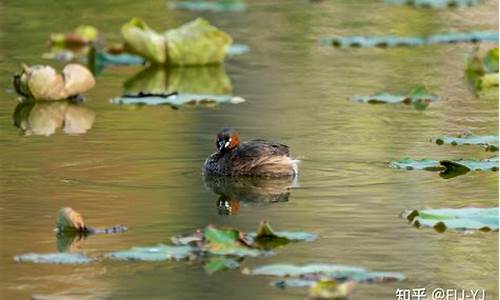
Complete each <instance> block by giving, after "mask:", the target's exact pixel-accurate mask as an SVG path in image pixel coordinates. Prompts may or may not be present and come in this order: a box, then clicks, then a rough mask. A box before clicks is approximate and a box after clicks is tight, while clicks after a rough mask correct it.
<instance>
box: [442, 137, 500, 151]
mask: <svg viewBox="0 0 500 300" xmlns="http://www.w3.org/2000/svg"><path fill="white" fill-rule="evenodd" d="M433 141H434V142H435V143H436V144H438V145H454V146H457V145H479V146H482V147H484V148H485V150H486V151H498V135H474V134H472V133H466V134H462V135H458V136H446V135H443V136H438V137H435V138H433Z"/></svg>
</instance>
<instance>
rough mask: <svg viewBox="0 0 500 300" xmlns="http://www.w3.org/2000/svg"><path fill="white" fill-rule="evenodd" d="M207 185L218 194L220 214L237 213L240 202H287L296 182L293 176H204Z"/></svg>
mask: <svg viewBox="0 0 500 300" xmlns="http://www.w3.org/2000/svg"><path fill="white" fill-rule="evenodd" d="M203 180H204V183H205V186H206V187H207V188H208V189H210V190H211V191H212V192H214V193H215V194H217V195H220V197H219V199H218V200H217V208H218V209H219V213H220V214H236V213H238V210H239V208H240V202H242V203H249V204H270V203H275V202H286V201H288V198H289V196H290V188H291V187H293V186H294V184H295V178H293V177H281V178H263V177H229V176H204V178H203Z"/></svg>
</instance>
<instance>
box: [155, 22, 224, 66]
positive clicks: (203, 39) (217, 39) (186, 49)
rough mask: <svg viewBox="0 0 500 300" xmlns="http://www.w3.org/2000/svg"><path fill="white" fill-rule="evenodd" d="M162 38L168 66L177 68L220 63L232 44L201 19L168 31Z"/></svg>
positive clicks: (222, 34) (221, 32)
mask: <svg viewBox="0 0 500 300" xmlns="http://www.w3.org/2000/svg"><path fill="white" fill-rule="evenodd" d="M164 36H165V37H166V41H167V47H168V57H169V64H171V65H177V66H202V65H208V64H216V63H222V62H224V58H225V57H226V55H227V52H228V49H229V46H230V45H231V43H232V39H231V37H230V36H229V35H228V34H227V33H225V32H223V31H221V30H219V29H217V27H214V26H212V25H210V23H209V22H208V21H206V20H204V19H201V18H198V19H196V20H194V21H191V22H189V23H186V24H184V25H183V26H181V27H179V28H176V29H171V30H168V31H167V32H166V33H165V34H164Z"/></svg>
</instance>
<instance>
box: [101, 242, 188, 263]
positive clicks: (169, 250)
mask: <svg viewBox="0 0 500 300" xmlns="http://www.w3.org/2000/svg"><path fill="white" fill-rule="evenodd" d="M195 251H197V249H195V248H193V247H191V246H167V245H163V244H160V245H158V246H155V247H133V248H131V249H130V250H124V251H115V252H111V253H108V254H106V255H105V257H107V258H111V259H116V260H127V261H165V260H182V259H186V258H188V257H190V256H192V255H194V253H195Z"/></svg>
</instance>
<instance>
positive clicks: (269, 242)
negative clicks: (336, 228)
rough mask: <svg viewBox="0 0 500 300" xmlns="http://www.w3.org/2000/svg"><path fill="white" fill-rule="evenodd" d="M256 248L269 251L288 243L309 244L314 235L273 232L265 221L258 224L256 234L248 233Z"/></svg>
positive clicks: (314, 237)
mask: <svg viewBox="0 0 500 300" xmlns="http://www.w3.org/2000/svg"><path fill="white" fill-rule="evenodd" d="M247 236H248V237H249V238H251V239H252V240H253V241H254V243H255V245H256V246H257V247H258V248H263V249H271V248H275V247H279V246H283V245H286V244H288V243H290V242H297V241H306V242H311V241H314V240H315V239H316V235H315V234H312V233H307V232H289V231H274V230H273V229H272V228H271V225H270V224H269V222H267V221H263V222H261V223H260V226H259V229H258V230H257V233H249V234H248V235H247Z"/></svg>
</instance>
